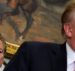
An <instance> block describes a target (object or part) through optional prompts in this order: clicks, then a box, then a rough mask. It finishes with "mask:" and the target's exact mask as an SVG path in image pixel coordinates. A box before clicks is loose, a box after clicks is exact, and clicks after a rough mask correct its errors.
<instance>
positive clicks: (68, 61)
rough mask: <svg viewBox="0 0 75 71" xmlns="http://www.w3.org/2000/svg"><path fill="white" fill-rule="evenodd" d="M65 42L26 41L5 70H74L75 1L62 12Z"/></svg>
mask: <svg viewBox="0 0 75 71" xmlns="http://www.w3.org/2000/svg"><path fill="white" fill-rule="evenodd" d="M61 21H62V32H63V33H64V34H65V36H66V42H65V43H64V44H54V43H46V42H24V43H23V44H22V45H21V47H20V49H19V50H18V52H17V53H16V55H15V56H14V57H13V58H12V59H11V61H10V62H9V64H8V65H7V67H6V68H5V70H4V71H74V69H75V64H74V63H75V3H71V4H69V5H68V6H67V8H66V10H65V11H64V13H63V14H62V18H61Z"/></svg>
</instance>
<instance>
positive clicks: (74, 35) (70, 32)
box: [64, 14, 75, 50]
mask: <svg viewBox="0 0 75 71" xmlns="http://www.w3.org/2000/svg"><path fill="white" fill-rule="evenodd" d="M64 30H65V34H66V36H67V41H68V42H69V44H70V46H71V47H72V49H73V50H75V15H74V14H73V15H72V20H71V21H70V22H68V23H66V24H65V25H64Z"/></svg>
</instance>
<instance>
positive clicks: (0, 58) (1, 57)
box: [0, 40, 4, 66]
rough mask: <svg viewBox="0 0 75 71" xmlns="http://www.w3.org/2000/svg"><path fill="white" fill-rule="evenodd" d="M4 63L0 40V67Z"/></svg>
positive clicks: (2, 47)
mask: <svg viewBox="0 0 75 71" xmlns="http://www.w3.org/2000/svg"><path fill="white" fill-rule="evenodd" d="M3 62H4V46H3V43H2V41H1V40H0V66H1V65H2V64H3Z"/></svg>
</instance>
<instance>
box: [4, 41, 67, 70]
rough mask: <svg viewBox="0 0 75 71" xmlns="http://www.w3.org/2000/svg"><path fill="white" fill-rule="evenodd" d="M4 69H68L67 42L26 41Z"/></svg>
mask: <svg viewBox="0 0 75 71" xmlns="http://www.w3.org/2000/svg"><path fill="white" fill-rule="evenodd" d="M4 71H67V62H66V47H65V44H63V45H61V44H60V45H59V44H54V43H46V42H24V43H23V44H22V45H21V47H20V49H19V50H18V52H17V53H16V55H15V56H14V57H13V58H12V59H11V61H10V62H9V63H8V65H7V66H6V68H5V70H4Z"/></svg>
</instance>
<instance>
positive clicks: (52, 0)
mask: <svg viewBox="0 0 75 71" xmlns="http://www.w3.org/2000/svg"><path fill="white" fill-rule="evenodd" d="M70 1H74V0H0V33H1V34H2V35H3V37H4V38H5V40H6V42H7V47H8V48H7V49H8V50H7V52H9V53H10V54H15V52H16V51H15V50H14V49H16V50H17V48H18V47H19V46H20V45H21V44H22V43H23V42H24V41H40V42H56V43H62V42H63V41H64V38H63V36H62V34H61V14H62V12H63V11H64V9H65V7H66V5H67V3H68V2H70ZM15 47H17V48H15ZM10 48H11V49H12V50H11V49H10ZM10 51H11V52H10Z"/></svg>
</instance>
